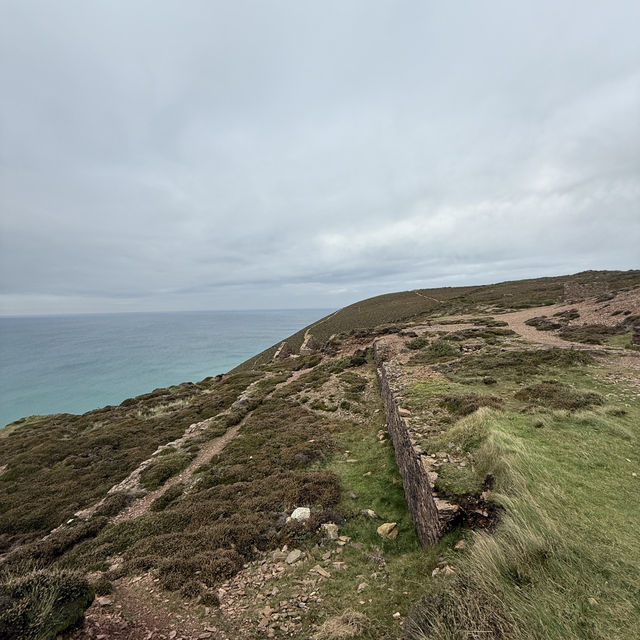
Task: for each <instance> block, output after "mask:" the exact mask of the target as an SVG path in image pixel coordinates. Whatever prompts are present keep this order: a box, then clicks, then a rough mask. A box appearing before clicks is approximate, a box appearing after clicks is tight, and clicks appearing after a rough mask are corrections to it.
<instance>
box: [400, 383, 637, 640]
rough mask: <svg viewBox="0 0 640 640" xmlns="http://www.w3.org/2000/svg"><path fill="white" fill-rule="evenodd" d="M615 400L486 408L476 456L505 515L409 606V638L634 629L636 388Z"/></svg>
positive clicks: (620, 634) (605, 634)
mask: <svg viewBox="0 0 640 640" xmlns="http://www.w3.org/2000/svg"><path fill="white" fill-rule="evenodd" d="M569 376H570V374H569ZM581 381H582V377H581V376H580V375H576V376H575V377H574V382H576V383H579V382H581ZM592 384H593V385H594V386H595V387H597V388H598V389H599V391H601V393H602V395H603V396H604V395H606V394H607V393H609V394H611V393H613V392H614V388H613V387H611V386H607V385H603V384H602V383H596V382H593V383H592ZM562 389H563V390H564V391H567V389H565V388H564V387H563V388H562ZM615 393H619V390H617V389H616V390H615ZM624 404H625V407H626V409H625V410H626V413H621V412H616V411H614V412H611V411H609V410H607V409H606V407H602V408H600V407H593V408H592V409H590V410H586V409H582V410H579V411H573V412H567V411H563V410H553V409H552V410H549V408H548V407H547V408H545V409H544V411H543V414H541V415H536V414H529V413H522V412H520V411H508V412H497V413H496V412H491V414H490V421H489V423H488V424H487V425H485V429H486V431H485V435H484V437H483V438H482V441H481V442H480V444H479V446H477V449H475V452H474V457H475V459H476V466H477V467H478V468H479V469H482V470H483V472H484V471H485V470H487V469H490V470H491V472H492V473H493V474H494V476H495V478H496V485H495V490H494V492H493V499H495V500H497V501H498V502H499V503H500V504H501V505H502V506H503V507H504V508H505V511H504V515H503V518H502V522H501V524H500V526H499V528H498V530H497V532H496V533H495V534H494V535H487V534H485V533H481V532H476V533H474V535H473V543H472V545H471V547H470V550H469V551H468V553H467V554H466V555H465V557H464V561H462V562H458V563H457V566H456V574H455V576H454V577H453V579H451V580H450V581H449V582H448V583H443V584H441V585H440V586H439V588H437V589H436V590H435V591H434V592H433V593H432V594H430V595H428V596H426V597H425V598H424V599H423V600H422V601H421V602H420V603H419V604H418V605H416V607H415V608H414V610H413V612H412V614H411V616H410V620H409V623H408V625H407V637H408V638H409V639H410V640H422V639H425V638H429V639H432V640H444V639H448V640H453V639H454V638H455V639H458V638H466V637H475V636H476V635H477V636H478V637H483V638H485V637H486V638H503V637H504V638H513V639H514V640H520V639H522V640H524V639H527V640H533V639H538V638H543V637H544V638H548V639H549V640H554V639H557V640H560V639H562V640H565V639H568V638H581V639H582V638H584V639H587V638H588V639H589V640H596V639H597V640H600V639H603V640H604V639H605V638H607V639H610V638H619V639H622V638H625V639H627V638H631V637H634V634H635V631H634V629H636V630H637V628H638V625H640V602H639V601H638V600H637V598H635V597H634V596H633V595H632V594H634V593H637V584H638V581H639V580H640V566H639V565H638V563H637V562H636V559H637V558H638V557H640V541H639V540H638V538H637V536H635V535H631V534H630V532H632V531H634V530H636V529H637V528H638V525H639V524H640V516H639V515H638V514H640V492H638V485H637V482H638V479H637V478H634V477H633V476H632V471H635V470H636V469H637V468H638V465H640V440H639V438H638V435H639V434H638V428H637V424H638V418H639V417H640V406H639V403H638V399H637V398H636V397H635V395H627V396H625V397H624ZM612 413H613V415H612ZM537 426H538V427H539V426H542V427H543V428H536V427H537ZM447 436H448V437H454V438H455V434H452V433H451V431H450V432H448V433H447ZM475 444H477V440H476V443H475Z"/></svg>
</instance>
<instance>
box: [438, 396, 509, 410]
mask: <svg viewBox="0 0 640 640" xmlns="http://www.w3.org/2000/svg"><path fill="white" fill-rule="evenodd" d="M503 404H504V403H503V400H502V398H498V397H496V396H482V395H478V394H476V393H467V394H463V395H453V394H451V395H446V396H444V397H443V398H442V399H441V400H440V406H441V407H444V408H445V409H446V410H447V411H448V412H449V413H451V414H452V415H454V416H468V415H470V414H472V413H473V412H474V411H477V410H478V409H479V408H480V407H489V408H491V409H500V408H501V407H502V405H503Z"/></svg>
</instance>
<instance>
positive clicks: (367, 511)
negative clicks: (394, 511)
mask: <svg viewBox="0 0 640 640" xmlns="http://www.w3.org/2000/svg"><path fill="white" fill-rule="evenodd" d="M360 513H361V514H362V515H363V516H367V518H371V519H372V520H375V519H376V518H377V517H378V515H377V514H376V512H375V511H374V510H373V509H362V510H361V511H360Z"/></svg>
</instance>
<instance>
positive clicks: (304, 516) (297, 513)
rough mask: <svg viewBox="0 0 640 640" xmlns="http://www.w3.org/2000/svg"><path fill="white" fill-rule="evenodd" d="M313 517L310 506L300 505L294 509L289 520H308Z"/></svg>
mask: <svg viewBox="0 0 640 640" xmlns="http://www.w3.org/2000/svg"><path fill="white" fill-rule="evenodd" d="M310 517H311V509H309V507H298V508H297V509H294V510H293V512H292V514H291V515H290V516H289V518H288V519H287V520H300V521H301V520H308V519H309V518H310Z"/></svg>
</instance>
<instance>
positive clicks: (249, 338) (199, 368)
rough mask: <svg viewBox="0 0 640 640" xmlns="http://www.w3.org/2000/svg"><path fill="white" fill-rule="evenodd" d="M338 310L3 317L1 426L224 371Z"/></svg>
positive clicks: (80, 410)
mask: <svg viewBox="0 0 640 640" xmlns="http://www.w3.org/2000/svg"><path fill="white" fill-rule="evenodd" d="M332 311H333V309H269V310H238V311H233V310H230V311H166V312H122V313H90V314H69V315H29V316H26V315H25V316H0V361H1V364H0V428H1V427H2V426H4V425H6V424H9V423H11V422H13V421H15V420H17V419H19V418H22V417H25V416H29V415H40V414H48V413H84V412H86V411H90V410H92V409H97V408H99V407H103V406H106V405H117V404H120V403H121V402H122V401H123V400H125V399H126V398H130V397H133V396H137V395H140V394H143V393H148V392H150V391H153V390H154V389H156V388H159V387H167V386H170V385H174V384H180V383H181V382H197V381H198V380H202V379H203V378H206V377H207V376H214V375H217V374H220V373H225V372H227V371H229V370H230V369H233V368H234V367H236V366H237V365H239V364H240V363H241V362H244V361H245V360H247V359H248V358H250V357H251V356H253V355H255V354H257V353H260V352H261V351H263V350H264V349H266V348H268V347H270V346H271V345H273V344H275V343H276V342H278V341H279V340H283V339H284V338H286V337H287V336H289V335H291V334H293V333H295V332H296V331H299V330H300V329H302V328H303V327H305V326H307V325H309V324H311V323H312V322H314V321H316V320H319V319H320V318H322V317H323V316H325V315H327V314H328V313H331V312H332Z"/></svg>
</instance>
